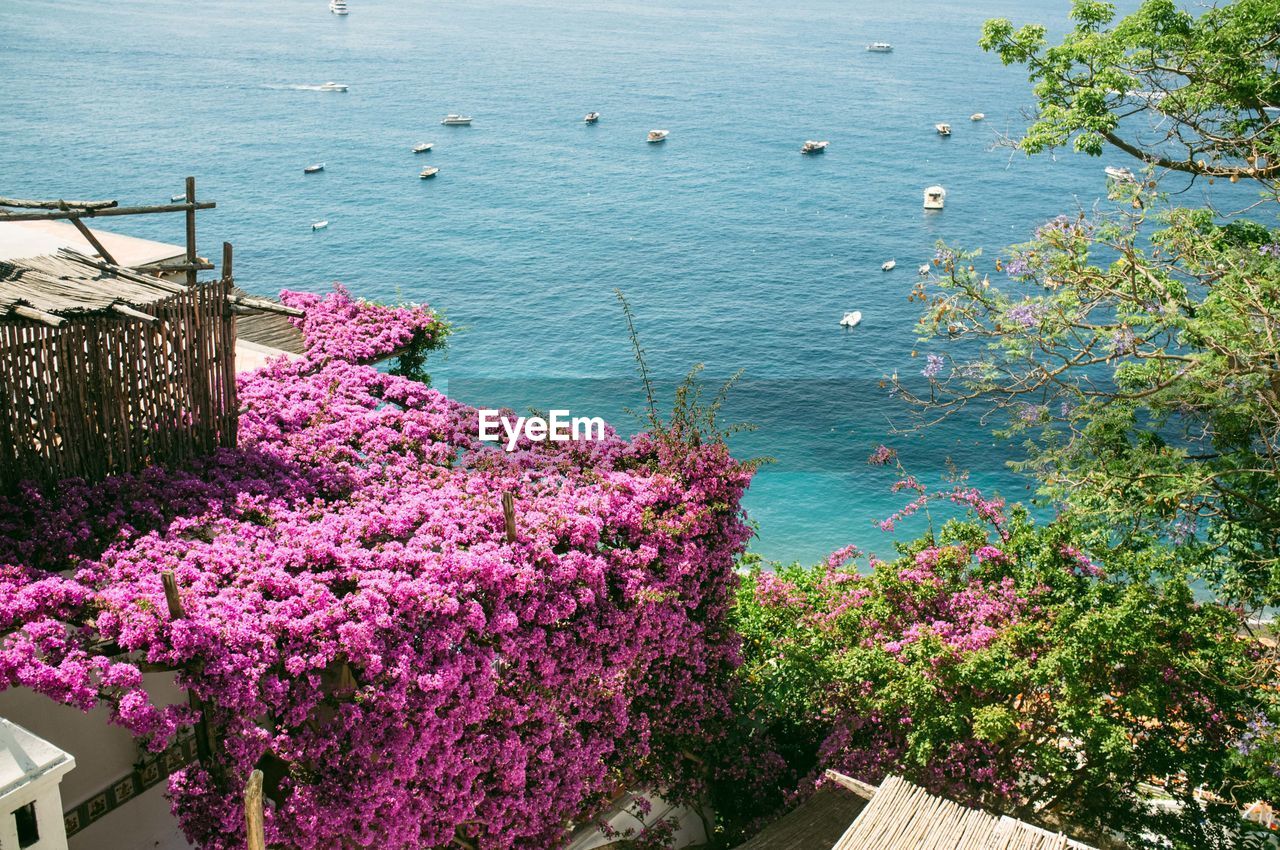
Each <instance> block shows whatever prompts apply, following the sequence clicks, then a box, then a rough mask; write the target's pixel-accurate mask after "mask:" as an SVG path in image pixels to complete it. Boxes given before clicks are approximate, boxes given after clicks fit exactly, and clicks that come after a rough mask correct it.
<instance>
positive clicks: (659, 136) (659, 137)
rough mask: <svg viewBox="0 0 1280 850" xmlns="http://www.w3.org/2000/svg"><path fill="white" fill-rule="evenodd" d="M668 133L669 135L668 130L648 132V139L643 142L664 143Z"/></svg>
mask: <svg viewBox="0 0 1280 850" xmlns="http://www.w3.org/2000/svg"><path fill="white" fill-rule="evenodd" d="M669 133H670V131H669V130H650V131H649V138H647V139H645V141H646V142H664V141H666V139H667V136H668V135H669Z"/></svg>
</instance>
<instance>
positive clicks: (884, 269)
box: [880, 260, 898, 272]
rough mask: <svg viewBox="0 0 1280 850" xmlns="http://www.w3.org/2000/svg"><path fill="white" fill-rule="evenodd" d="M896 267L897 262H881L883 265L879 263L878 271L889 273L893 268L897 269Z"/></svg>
mask: <svg viewBox="0 0 1280 850" xmlns="http://www.w3.org/2000/svg"><path fill="white" fill-rule="evenodd" d="M897 267H898V261H897V260H886V261H885V262H883V263H881V264H880V271H882V272H891V271H893V270H894V269H895V268H897Z"/></svg>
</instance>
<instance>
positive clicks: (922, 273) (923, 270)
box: [916, 263, 929, 277]
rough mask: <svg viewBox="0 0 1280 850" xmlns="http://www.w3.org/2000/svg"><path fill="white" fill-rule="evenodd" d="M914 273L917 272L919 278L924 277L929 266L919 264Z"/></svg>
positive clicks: (927, 272)
mask: <svg viewBox="0 0 1280 850" xmlns="http://www.w3.org/2000/svg"><path fill="white" fill-rule="evenodd" d="M916 272H918V273H919V275H920V276H921V277H924V276H925V275H927V274H929V264H928V263H921V264H920V268H918V269H916Z"/></svg>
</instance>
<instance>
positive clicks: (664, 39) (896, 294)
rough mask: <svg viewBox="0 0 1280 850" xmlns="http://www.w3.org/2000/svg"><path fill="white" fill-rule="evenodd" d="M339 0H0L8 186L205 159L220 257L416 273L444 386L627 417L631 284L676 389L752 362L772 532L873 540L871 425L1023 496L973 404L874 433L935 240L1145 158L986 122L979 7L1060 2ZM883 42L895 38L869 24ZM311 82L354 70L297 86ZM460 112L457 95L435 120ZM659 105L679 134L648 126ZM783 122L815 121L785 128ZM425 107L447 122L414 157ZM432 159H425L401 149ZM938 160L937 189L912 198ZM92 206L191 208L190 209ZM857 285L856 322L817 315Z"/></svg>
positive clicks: (356, 288)
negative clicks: (468, 120)
mask: <svg viewBox="0 0 1280 850" xmlns="http://www.w3.org/2000/svg"><path fill="white" fill-rule="evenodd" d="M1129 5H1132V4H1122V7H1126V6H1129ZM349 7H350V10H351V14H350V15H349V16H347V17H338V16H335V15H332V14H330V12H329V11H328V9H327V3H326V2H325V0H305V2H304V0H272V2H269V3H261V2H243V0H224V2H219V3H173V2H161V0H120V2H116V3H110V4H106V3H100V2H96V0H94V1H93V2H90V0H58V2H41V3H10V4H6V5H5V6H4V7H3V8H0V78H3V79H4V80H5V85H4V86H3V93H2V94H0V104H3V108H2V112H3V116H4V121H3V125H4V130H3V144H0V194H5V195H10V196H20V197H67V198H83V197H89V198H99V197H102V198H117V199H119V200H121V201H122V202H125V203H129V202H162V201H165V200H167V199H168V198H169V196H170V195H173V194H175V193H177V192H180V191H181V189H182V178H183V177H184V176H186V175H195V176H196V177H197V180H198V187H199V195H200V196H201V197H202V198H208V199H213V200H216V201H217V203H218V208H217V209H216V210H214V211H212V212H209V213H202V214H201V216H200V234H199V235H200V246H201V251H202V253H204V254H206V255H208V256H214V257H216V256H217V254H218V245H219V243H220V242H222V241H224V240H225V241H230V242H232V243H234V245H235V248H236V272H237V281H238V282H239V283H240V284H241V285H242V286H244V287H246V288H248V289H250V290H253V291H258V292H263V293H274V292H276V291H278V290H280V289H282V288H291V289H300V290H309V291H317V292H319V291H324V290H325V289H326V288H328V287H329V286H330V285H331V283H332V282H333V281H341V282H342V283H343V284H345V285H346V286H347V287H349V288H350V289H351V290H352V291H353V292H355V293H356V294H359V295H362V296H366V297H370V298H376V299H389V300H396V299H405V300H412V301H420V302H428V303H430V304H432V305H435V306H438V307H440V308H442V309H444V310H445V311H446V313H447V314H448V316H449V318H450V319H451V320H452V321H453V322H454V323H455V324H456V325H457V327H458V329H459V332H458V333H457V335H456V336H455V338H454V339H453V342H452V346H451V349H450V351H449V352H448V355H447V357H446V358H445V359H443V360H440V359H436V360H433V362H432V364H431V365H432V372H433V375H434V377H435V381H436V384H437V386H439V387H441V388H442V389H445V390H446V391H447V392H449V393H450V394H451V395H453V396H455V397H457V398H459V399H461V400H462V401H465V402H468V403H471V404H475V405H480V406H512V407H515V408H517V409H521V410H523V409H525V408H527V407H530V406H532V407H536V408H539V409H543V410H545V409H548V408H568V409H571V410H572V411H573V413H574V414H575V415H602V416H605V417H607V418H609V419H610V420H611V421H612V422H613V423H615V424H616V425H617V427H618V428H619V429H620V430H624V431H633V430H635V429H636V428H638V427H639V422H638V421H637V420H636V419H634V418H633V417H631V416H630V415H628V414H626V413H624V412H623V408H624V407H633V408H636V407H640V406H642V404H643V398H642V395H641V393H640V383H639V380H638V378H637V377H636V374H635V368H634V362H633V359H632V353H631V343H630V341H629V339H628V336H627V333H626V326H625V322H624V319H623V315H622V312H621V310H620V308H619V305H618V303H617V301H616V300H615V297H614V294H613V293H614V290H615V289H618V290H621V291H622V292H624V293H625V294H626V297H627V298H628V299H629V301H630V304H631V306H632V309H633V310H634V313H635V315H636V321H637V326H638V329H639V332H640V338H641V341H642V343H643V346H644V348H645V350H646V352H647V356H648V362H649V366H650V368H651V369H652V370H653V372H654V374H655V375H656V376H657V378H658V382H659V384H660V385H661V386H662V388H663V389H664V391H665V390H669V388H670V385H671V383H672V382H674V381H675V380H677V379H678V378H679V377H680V376H681V375H683V374H684V372H685V371H686V370H687V369H688V368H689V367H690V366H692V365H693V364H695V363H703V364H705V369H706V375H707V376H708V381H709V383H710V384H712V389H714V385H715V383H716V382H717V381H718V380H722V379H723V378H725V377H727V376H729V375H731V374H733V373H735V372H737V371H738V370H739V369H742V370H744V376H743V382H742V385H741V386H740V387H739V388H738V389H737V390H736V391H735V393H734V394H733V396H731V399H730V402H729V403H728V405H727V410H726V413H725V416H726V417H727V418H728V419H731V420H739V421H746V422H751V423H753V424H754V425H755V426H756V427H757V430H756V431H754V432H752V433H749V434H742V435H740V436H738V437H736V438H735V441H734V446H735V449H736V450H737V451H738V452H740V453H741V454H742V455H744V456H753V455H769V456H772V457H773V458H774V459H775V462H774V463H772V464H769V465H767V466H765V467H764V468H763V469H762V470H761V471H760V473H759V475H758V476H757V478H756V480H755V482H754V484H753V485H752V487H751V490H750V492H749V494H748V497H747V500H746V505H747V508H748V510H749V512H750V514H751V516H752V518H753V520H754V521H755V522H756V523H757V524H758V527H759V536H758V537H757V539H756V540H755V541H753V543H752V548H753V549H754V550H755V551H757V552H759V553H761V554H763V555H764V556H766V557H767V558H771V559H780V560H787V561H790V560H797V559H798V560H803V561H812V560H815V559H817V558H820V557H822V556H823V555H824V554H826V553H828V552H830V551H832V550H833V549H836V548H838V547H840V546H843V545H845V544H847V543H857V544H859V545H861V546H862V547H863V548H866V549H870V550H873V551H878V552H881V553H885V552H886V551H887V550H888V549H889V548H890V544H891V540H892V537H891V536H889V535H886V534H884V533H882V532H880V531H879V530H877V529H876V528H875V527H874V526H873V521H874V520H876V519H880V518H883V517H884V516H887V515H888V514H890V513H892V512H893V511H894V510H895V509H896V508H897V507H899V506H900V505H901V504H902V502H903V498H902V497H901V496H895V495H893V494H891V493H890V492H889V491H888V485H889V484H890V483H891V481H892V479H893V475H892V473H891V472H890V471H888V470H883V469H873V468H871V467H869V466H868V465H867V464H866V458H867V456H868V454H870V452H871V451H872V450H873V449H874V448H875V446H876V445H877V444H879V443H882V442H884V443H889V444H890V445H894V446H896V447H897V448H898V449H899V450H900V452H901V456H902V458H903V460H904V462H905V463H906V464H907V465H908V466H909V467H910V468H911V469H912V470H913V471H916V472H918V473H920V474H921V475H922V477H927V478H932V479H934V480H936V477H937V476H936V474H937V473H938V472H939V471H940V470H941V469H942V468H943V467H944V465H945V464H946V462H947V460H948V459H951V460H952V461H953V462H954V464H955V465H956V467H957V468H959V469H962V470H965V471H967V472H968V474H969V476H970V481H971V482H972V483H974V484H976V485H979V486H981V487H983V488H985V489H987V490H991V491H999V492H1000V493H1001V494H1003V495H1005V496H1006V497H1007V498H1010V499H1025V498H1028V497H1029V496H1030V495H1031V489H1030V482H1029V481H1028V480H1026V479H1025V478H1023V477H1021V476H1018V475H1016V474H1013V473H1011V472H1010V471H1009V470H1008V469H1007V468H1006V466H1005V463H1006V461H1007V460H1008V459H1010V458H1011V457H1012V456H1013V455H1012V454H1011V452H1013V451H1014V449H1013V448H1011V447H1009V446H1006V445H1004V444H1001V443H998V442H997V441H995V440H994V439H993V438H992V437H990V436H989V434H988V430H989V429H986V428H984V427H983V426H982V425H981V424H980V423H977V422H975V421H973V420H972V419H970V420H968V421H965V422H951V423H945V424H942V425H939V426H936V427H934V428H932V429H930V430H928V431H927V432H924V433H922V434H911V435H892V434H891V433H890V431H891V429H892V428H894V427H895V425H898V426H901V425H905V424H910V418H909V416H908V412H907V411H906V409H905V408H904V407H903V405H902V404H901V403H900V402H899V401H897V400H895V399H893V398H892V397H890V396H889V394H888V393H887V391H886V390H885V389H884V388H883V387H882V386H881V385H880V382H881V379H882V378H883V377H884V376H886V375H889V374H891V373H893V372H895V371H897V372H900V373H902V374H904V375H907V374H917V373H918V372H919V371H920V369H921V368H922V366H923V362H922V361H923V358H924V355H925V354H926V353H928V352H927V350H924V349H918V348H917V342H916V338H915V334H914V332H913V326H914V323H915V321H916V317H917V313H918V308H919V305H918V303H915V302H908V301H907V295H908V294H909V293H910V291H911V287H912V285H913V284H914V283H915V281H916V267H917V266H918V265H919V264H921V263H923V262H926V261H928V260H929V259H930V258H931V257H932V256H933V253H934V244H935V242H936V241H937V240H940V239H941V240H946V241H948V242H950V243H954V244H958V245H963V246H967V247H971V248H983V249H984V250H985V252H986V259H987V261H990V259H992V258H993V257H994V256H996V255H998V254H999V252H1000V251H1001V249H1003V248H1004V247H1005V246H1007V245H1010V244H1012V243H1016V242H1020V241H1023V240H1025V239H1027V238H1028V237H1029V236H1030V234H1031V232H1032V231H1033V229H1034V228H1035V226H1036V225H1037V224H1039V223H1041V222H1043V221H1044V220H1046V219H1049V218H1052V217H1053V216H1055V215H1057V214H1059V213H1064V212H1065V213H1074V212H1075V211H1076V210H1078V209H1092V208H1093V207H1094V206H1095V205H1101V206H1103V207H1106V206H1107V204H1108V202H1107V201H1106V200H1105V191H1106V187H1105V180H1104V176H1103V171H1102V169H1103V166H1104V165H1108V164H1119V165H1133V163H1131V162H1125V161H1124V160H1123V158H1122V157H1120V156H1119V155H1116V156H1114V157H1109V158H1104V159H1096V158H1088V157H1084V156H1077V155H1073V154H1070V153H1061V154H1059V155H1058V156H1057V157H1052V156H1040V157H1036V158H1027V157H1026V156H1024V155H1022V154H1020V153H1015V152H1011V151H1010V150H1009V149H1008V148H1007V147H1001V146H999V145H997V144H996V142H997V141H998V138H999V136H1000V134H1003V133H1009V134H1015V135H1016V134H1017V133H1018V132H1019V131H1020V130H1021V128H1022V127H1024V126H1025V124H1026V117H1025V110H1026V109H1027V108H1028V107H1029V106H1030V103H1031V95H1030V89H1029V86H1028V84H1027V81H1026V78H1025V73H1024V71H1022V70H1021V69H1018V68H1004V67H1002V66H1001V65H1000V63H999V61H998V60H997V59H996V58H995V57H993V56H990V55H987V54H984V53H983V52H982V51H981V50H980V49H979V48H978V47H977V40H978V36H979V32H980V28H981V25H982V22H983V21H984V20H985V19H987V18H990V17H994V16H1008V17H1012V18H1014V19H1015V20H1019V21H1045V22H1048V23H1049V24H1050V25H1051V27H1052V28H1053V30H1055V31H1058V32H1061V31H1062V30H1063V29H1064V28H1065V26H1066V24H1067V21H1066V15H1067V12H1068V9H1069V3H1068V2H1067V0H1053V2H1047V0H1040V1H1039V2H1025V0H973V2H965V3H956V2H952V0H915V2H911V3H903V2H900V0H859V2H849V0H804V2H799V3H776V2H763V0H736V2H732V3H730V2H723V0H721V1H720V2H711V0H646V2H643V3H641V2H616V0H554V1H553V0H541V1H540V0H492V2H464V0H435V1H434V2H431V3H421V2H404V1H403V0H397V2H392V0H350V3H349ZM877 40H883V41H889V42H892V43H893V44H894V45H895V50H894V51H893V52H892V53H889V54H880V53H869V52H867V51H866V49H865V46H866V44H867V43H868V42H871V41H877ZM329 80H333V81H338V82H341V83H346V84H348V85H349V86H350V90H349V91H348V92H346V93H341V94H340V93H327V92H319V91H315V90H311V89H308V88H307V86H314V85H316V84H320V83H324V82H326V81H329ZM592 110H597V111H599V112H600V113H601V115H602V118H601V120H600V122H599V124H597V125H594V126H588V125H585V124H584V123H583V121H582V116H583V115H584V114H585V113H587V112H589V111H592ZM448 112H463V113H466V114H470V115H473V116H474V117H475V121H474V124H473V126H470V127H443V126H440V125H439V121H440V118H441V117H442V116H444V115H445V114H446V113H448ZM974 112H984V113H986V116H987V117H986V120H985V121H983V122H979V123H975V122H970V120H969V115H970V114H971V113H974ZM939 121H948V122H950V123H951V124H952V126H953V128H954V133H953V135H952V136H951V137H950V138H946V139H944V138H941V137H939V136H938V135H937V134H936V133H935V132H934V130H933V125H934V124H935V123H937V122H939ZM655 128H661V129H666V130H669V131H670V137H669V139H668V140H667V141H666V142H664V143H662V144H646V142H645V136H646V133H647V132H648V131H649V130H650V129H655ZM805 139H826V140H829V141H830V142H831V145H830V148H829V150H828V151H827V152H826V153H825V154H823V155H820V156H802V155H800V153H799V148H800V145H801V143H802V142H803V141H804V140H805ZM422 141H429V142H434V144H435V148H434V150H433V151H432V152H430V153H428V154H423V155H418V156H415V155H414V154H412V153H411V152H410V147H411V146H412V145H414V144H415V143H417V142H422ZM321 161H322V162H325V163H326V166H327V167H326V169H325V171H324V172H323V173H320V174H316V175H304V174H303V172H302V169H303V166H305V165H308V164H310V163H313V162H321ZM427 164H431V165H435V166H438V167H439V168H440V174H439V176H438V177H437V178H436V179H434V180H429V181H428V180H419V179H418V171H419V170H420V169H421V168H422V167H423V166H425V165H427ZM934 183H938V184H941V185H943V186H945V187H946V189H947V192H948V197H947V204H946V209H945V210H944V211H941V212H931V211H925V210H923V209H922V205H921V192H922V190H923V188H924V187H925V186H928V185H931V184H934ZM1190 200H1192V201H1194V199H1190ZM320 219H327V220H328V221H329V222H330V224H329V227H328V228H327V229H325V230H320V231H314V232H313V231H312V229H311V223H312V222H313V221H316V220H320ZM106 226H108V227H109V228H112V229H116V230H119V231H122V232H127V233H131V234H134V235H138V236H144V237H148V238H154V239H161V240H165V241H170V242H181V241H182V238H183V231H182V221H181V218H180V217H179V216H150V217H136V218H130V219H113V220H112V221H111V222H110V223H109V225H106ZM891 258H893V259H896V260H897V263H898V267H897V269H895V270H894V271H892V272H888V273H885V272H882V271H881V270H880V265H881V263H883V262H884V261H886V260H888V259H891ZM993 281H994V282H995V283H1000V282H1001V279H1000V276H999V275H995V274H994V272H993ZM854 309H857V310H861V311H862V312H863V315H864V317H865V318H864V320H863V323H862V325H861V327H859V328H857V329H856V330H853V331H845V330H843V329H841V328H840V327H838V325H837V322H838V320H839V318H840V316H841V315H842V314H843V313H844V312H846V311H849V310H854ZM913 352H914V353H915V356H913ZM664 394H665V393H664ZM917 527H918V526H917Z"/></svg>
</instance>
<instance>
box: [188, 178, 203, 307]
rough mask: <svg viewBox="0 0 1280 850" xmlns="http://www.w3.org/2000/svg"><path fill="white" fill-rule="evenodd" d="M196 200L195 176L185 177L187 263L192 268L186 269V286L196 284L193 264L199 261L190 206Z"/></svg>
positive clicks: (194, 223) (193, 219)
mask: <svg viewBox="0 0 1280 850" xmlns="http://www.w3.org/2000/svg"><path fill="white" fill-rule="evenodd" d="M195 202H196V178H194V177H188V178H187V206H188V207H189V209H188V210H187V264H188V265H190V266H192V267H193V268H190V269H187V286H195V285H196V270H195V268H194V266H195V264H196V263H197V262H199V261H200V258H199V257H198V256H196V211H195V207H194V206H192V205H193V204H195Z"/></svg>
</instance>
